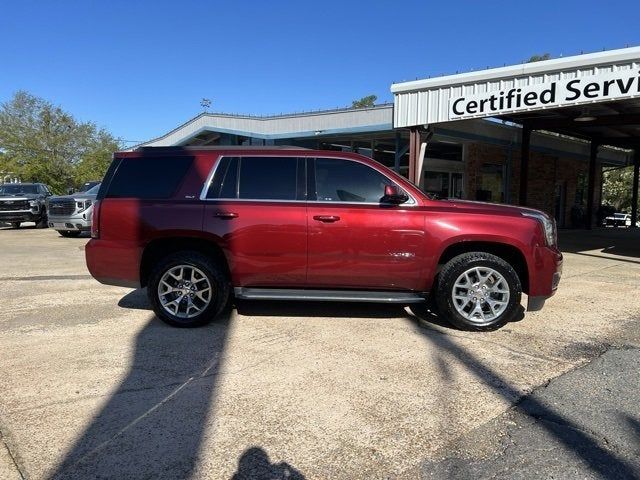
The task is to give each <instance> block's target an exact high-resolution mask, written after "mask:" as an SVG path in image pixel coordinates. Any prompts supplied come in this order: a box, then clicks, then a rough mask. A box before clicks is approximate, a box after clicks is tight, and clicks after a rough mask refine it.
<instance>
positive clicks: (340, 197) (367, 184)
mask: <svg viewBox="0 0 640 480" xmlns="http://www.w3.org/2000/svg"><path fill="white" fill-rule="evenodd" d="M315 177H316V200H318V201H320V202H367V203H379V202H380V199H381V198H382V197H383V196H384V187H385V185H393V182H392V181H391V180H389V179H388V178H387V177H385V176H384V175H382V174H381V173H379V172H378V171H376V170H374V169H373V168H371V167H368V166H366V165H364V164H362V163H357V162H354V161H349V160H341V159H334V158H317V159H316V161H315Z"/></svg>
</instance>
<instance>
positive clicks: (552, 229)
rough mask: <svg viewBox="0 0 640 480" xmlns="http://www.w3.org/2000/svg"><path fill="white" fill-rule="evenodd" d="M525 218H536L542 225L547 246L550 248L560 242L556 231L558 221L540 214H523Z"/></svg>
mask: <svg viewBox="0 0 640 480" xmlns="http://www.w3.org/2000/svg"><path fill="white" fill-rule="evenodd" d="M522 215H523V216H525V217H529V218H535V219H536V220H537V221H538V222H540V224H541V225H542V230H543V231H544V238H545V240H546V242H547V245H549V246H550V247H552V246H554V245H555V244H556V243H557V240H558V234H557V230H556V221H555V220H553V219H551V218H549V217H548V216H547V215H545V214H543V213H538V212H523V213H522Z"/></svg>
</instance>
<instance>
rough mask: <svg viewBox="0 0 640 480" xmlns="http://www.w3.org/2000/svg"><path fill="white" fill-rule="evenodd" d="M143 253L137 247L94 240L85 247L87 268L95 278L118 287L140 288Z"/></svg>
mask: <svg viewBox="0 0 640 480" xmlns="http://www.w3.org/2000/svg"><path fill="white" fill-rule="evenodd" d="M141 253H142V249H141V248H138V247H137V246H131V245H128V244H127V245H123V243H122V242H111V241H108V240H100V239H93V238H92V239H91V240H89V242H88V243H87V245H86V247H85V258H86V261H87V268H88V269H89V273H91V275H92V276H93V278H95V279H96V280H97V281H99V282H100V283H104V284H106V285H116V286H118V287H130V288H139V287H140V256H141Z"/></svg>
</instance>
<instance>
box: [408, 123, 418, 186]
mask: <svg viewBox="0 0 640 480" xmlns="http://www.w3.org/2000/svg"><path fill="white" fill-rule="evenodd" d="M419 155H420V130H419V129H418V127H411V128H410V129H409V181H410V182H411V183H413V184H414V185H415V184H416V170H417V167H418V156H419Z"/></svg>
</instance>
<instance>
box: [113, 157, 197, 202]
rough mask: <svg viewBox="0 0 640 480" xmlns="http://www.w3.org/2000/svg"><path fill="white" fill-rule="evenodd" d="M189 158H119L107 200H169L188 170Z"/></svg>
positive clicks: (190, 159)
mask: <svg viewBox="0 0 640 480" xmlns="http://www.w3.org/2000/svg"><path fill="white" fill-rule="evenodd" d="M192 161H193V158H192V157H178V158H175V157H174V158H171V157H155V158H154V157H145V158H123V159H122V160H121V161H120V165H119V166H118V167H117V170H116V172H115V175H114V176H113V178H112V179H111V183H110V184H109V190H108V192H107V197H133V198H169V197H170V196H171V195H173V193H174V192H175V191H176V189H177V188H178V185H179V184H180V183H181V182H182V179H183V178H184V175H185V173H187V170H188V169H189V167H190V166H191V162H192Z"/></svg>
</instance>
